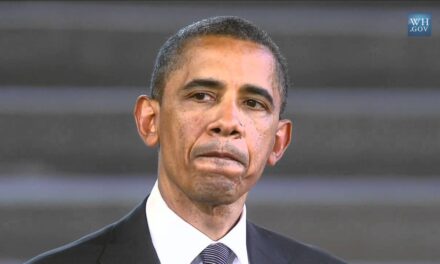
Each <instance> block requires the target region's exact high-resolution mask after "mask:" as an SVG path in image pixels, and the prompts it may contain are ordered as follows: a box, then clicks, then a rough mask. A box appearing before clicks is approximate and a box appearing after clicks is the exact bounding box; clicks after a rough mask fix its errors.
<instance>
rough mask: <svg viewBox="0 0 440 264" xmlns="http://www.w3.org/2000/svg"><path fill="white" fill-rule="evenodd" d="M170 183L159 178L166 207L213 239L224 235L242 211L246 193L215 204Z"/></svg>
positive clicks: (160, 189) (215, 239)
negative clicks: (192, 195)
mask: <svg viewBox="0 0 440 264" xmlns="http://www.w3.org/2000/svg"><path fill="white" fill-rule="evenodd" d="M170 185H172V184H171V183H170V182H168V181H166V180H161V179H160V178H159V191H160V193H161V195H162V198H163V199H164V200H165V203H166V204H167V205H168V207H169V208H170V209H171V210H172V211H174V212H175V213H176V214H177V215H178V216H179V217H181V218H182V219H183V220H185V221H186V222H187V223H189V224H191V225H192V226H193V227H195V228H197V229H198V230H199V231H200V232H202V233H204V234H205V235H206V236H208V237H209V238H210V239H212V240H214V241H217V240H219V239H221V238H222V237H224V236H225V235H226V234H227V233H228V232H229V230H231V229H232V228H233V227H234V226H235V224H236V223H237V222H238V220H239V218H240V215H241V213H242V211H243V206H244V202H245V199H246V195H243V196H242V197H240V198H239V199H238V200H237V201H235V202H233V203H228V204H215V203H212V202H204V201H198V200H196V199H191V198H190V197H188V196H187V195H185V194H184V193H183V192H181V191H180V190H179V189H178V188H173V187H172V186H170ZM171 189H173V191H170V190H171Z"/></svg>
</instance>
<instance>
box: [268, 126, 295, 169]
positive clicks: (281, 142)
mask: <svg viewBox="0 0 440 264" xmlns="http://www.w3.org/2000/svg"><path fill="white" fill-rule="evenodd" d="M291 139H292V122H291V121H290V120H287V119H283V120H280V121H278V128H277V132H276V134H275V143H274V145H273V149H272V152H271V153H270V156H269V159H268V160H267V164H269V165H271V166H274V165H275V164H276V163H277V162H278V161H279V160H280V159H281V157H282V156H283V154H284V151H286V149H287V147H288V146H289V144H290V141H291Z"/></svg>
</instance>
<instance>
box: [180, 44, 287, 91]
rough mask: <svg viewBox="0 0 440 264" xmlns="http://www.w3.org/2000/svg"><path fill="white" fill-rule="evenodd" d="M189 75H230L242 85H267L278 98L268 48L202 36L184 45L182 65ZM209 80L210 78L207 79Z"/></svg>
mask: <svg viewBox="0 0 440 264" xmlns="http://www.w3.org/2000/svg"><path fill="white" fill-rule="evenodd" d="M179 64H180V66H179V67H178V68H180V69H186V70H187V71H189V72H188V74H190V75H197V74H202V75H203V74H211V73H212V74H215V73H216V72H225V71H229V72H230V73H233V74H235V75H236V76H237V78H238V77H242V81H248V82H259V83H266V85H264V87H266V88H268V89H269V90H270V92H271V93H272V94H274V95H275V94H276V95H277V96H275V97H278V96H279V89H278V82H277V78H276V69H275V58H274V56H273V54H272V52H271V51H270V50H269V49H268V48H267V47H265V46H263V45H261V44H258V43H255V42H252V41H248V40H241V39H236V38H233V37H229V36H203V37H196V38H193V39H190V40H188V41H187V43H185V45H184V47H183V51H182V52H181V58H180V62H179ZM204 77H207V76H204Z"/></svg>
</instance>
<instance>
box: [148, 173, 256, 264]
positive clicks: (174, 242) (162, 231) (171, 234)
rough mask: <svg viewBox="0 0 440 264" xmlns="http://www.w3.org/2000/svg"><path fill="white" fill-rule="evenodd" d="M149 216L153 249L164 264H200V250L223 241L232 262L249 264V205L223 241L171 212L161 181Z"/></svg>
mask: <svg viewBox="0 0 440 264" xmlns="http://www.w3.org/2000/svg"><path fill="white" fill-rule="evenodd" d="M145 211H146V215H147V221H148V227H149V230H150V235H151V239H152V241H153V245H154V248H155V249H156V252H157V255H158V257H159V260H160V263H161V264H201V260H200V257H199V254H200V252H202V250H203V249H205V248H206V247H207V246H209V245H210V244H213V243H217V242H220V243H223V244H225V245H226V246H228V247H229V248H230V249H231V250H232V251H233V252H234V254H235V259H234V261H233V263H231V264H249V261H248V256H247V248H246V206H244V207H243V212H242V214H241V216H240V219H239V221H238V222H237V224H236V225H235V226H234V227H233V228H232V229H231V230H230V231H229V232H228V233H227V234H226V235H225V236H224V237H223V238H221V239H220V240H218V241H213V240H211V239H210V238H209V237H208V236H206V235H205V234H203V233H202V232H200V231H199V230H198V229H196V228H195V227H193V226H192V225H190V224H189V223H187V222H186V221H185V220H183V219H182V218H180V216H178V215H177V214H176V213H174V211H172V210H171V209H170V208H169V207H168V205H167V204H166V203H165V201H164V200H163V198H162V195H161V194H160V191H159V187H158V183H157V181H156V183H155V184H154V187H153V190H152V191H151V193H150V196H149V197H148V199H147V204H146V208H145Z"/></svg>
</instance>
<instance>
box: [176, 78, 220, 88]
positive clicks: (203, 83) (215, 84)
mask: <svg viewBox="0 0 440 264" xmlns="http://www.w3.org/2000/svg"><path fill="white" fill-rule="evenodd" d="M195 87H207V88H213V89H221V88H223V87H225V84H224V83H223V82H220V81H218V80H215V79H194V80H192V81H190V82H189V83H187V84H185V86H183V90H191V89H192V88H195Z"/></svg>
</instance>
